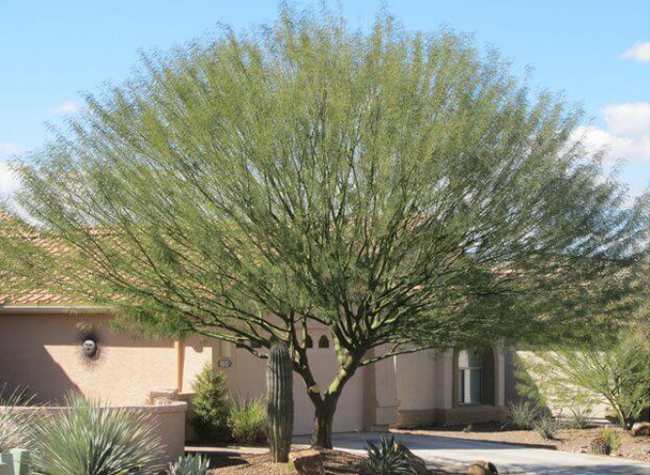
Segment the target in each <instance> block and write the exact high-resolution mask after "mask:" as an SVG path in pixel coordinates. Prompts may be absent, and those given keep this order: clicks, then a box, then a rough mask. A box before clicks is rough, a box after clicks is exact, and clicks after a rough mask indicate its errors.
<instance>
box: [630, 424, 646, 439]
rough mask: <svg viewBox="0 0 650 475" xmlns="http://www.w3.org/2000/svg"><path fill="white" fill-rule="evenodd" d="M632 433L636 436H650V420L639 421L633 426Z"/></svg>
mask: <svg viewBox="0 0 650 475" xmlns="http://www.w3.org/2000/svg"><path fill="white" fill-rule="evenodd" d="M631 433H632V435H633V436H634V437H640V436H642V435H647V436H650V422H637V423H635V424H634V425H633V426H632V430H631Z"/></svg>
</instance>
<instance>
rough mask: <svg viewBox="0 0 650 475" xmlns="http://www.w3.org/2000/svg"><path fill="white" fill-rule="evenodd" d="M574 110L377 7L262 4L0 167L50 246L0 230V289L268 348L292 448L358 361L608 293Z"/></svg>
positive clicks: (615, 244) (617, 199)
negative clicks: (314, 333)
mask: <svg viewBox="0 0 650 475" xmlns="http://www.w3.org/2000/svg"><path fill="white" fill-rule="evenodd" d="M579 118H580V116H579V114H578V113H576V112H575V111H573V110H571V109H570V108H567V107H566V106H565V105H564V104H563V103H562V102H561V101H559V100H558V99H557V98H555V97H554V96H552V95H550V94H542V95H541V96H539V97H536V98H535V97H532V95H531V94H530V92H529V91H528V88H527V86H526V85H525V84H521V83H519V82H518V81H517V80H515V79H514V78H513V77H512V75H511V74H510V71H509V69H508V65H507V64H506V63H504V62H503V61H502V60H501V59H500V58H499V56H498V55H497V54H495V53H490V54H489V56H487V57H483V56H481V55H480V54H479V53H478V52H477V48H476V47H475V46H474V45H473V44H472V42H471V41H470V40H469V39H468V38H467V37H465V36H463V35H458V34H455V33H451V32H448V31H442V32H439V33H434V34H422V33H414V34H413V33H408V32H405V31H403V30H402V29H401V28H400V27H399V25H398V24H397V23H396V21H395V20H394V19H393V18H392V17H390V16H388V15H385V16H381V17H379V18H378V20H377V22H376V24H375V25H374V28H373V29H372V32H370V33H369V34H365V33H361V32H357V31H351V30H350V29H349V28H348V27H347V26H346V24H345V21H343V20H342V19H341V18H339V17H336V15H331V14H329V13H327V12H326V13H325V14H324V15H322V16H318V15H312V14H309V13H307V14H304V15H299V14H297V13H296V12H294V11H292V10H290V9H288V8H283V9H282V10H281V19H280V21H279V22H277V23H276V24H273V25H268V26H266V27H263V28H260V29H258V30H256V31H254V32H252V33H250V34H239V35H238V34H234V33H232V32H227V33H226V34H224V35H222V36H220V37H218V38H216V39H215V40H214V41H210V42H207V43H197V44H194V45H193V46H191V47H189V48H187V49H184V50H180V49H179V50H175V51H174V52H172V53H171V54H170V55H154V56H153V57H148V58H145V60H144V67H143V69H142V71H141V72H140V74H139V75H137V76H136V77H134V78H133V79H132V80H131V81H129V82H128V83H127V84H125V85H123V86H121V87H115V88H111V89H110V90H108V91H106V94H105V95H103V96H102V97H101V98H97V97H93V96H89V97H88V99H87V102H86V107H85V109H84V111H83V112H82V113H81V114H80V115H79V116H77V117H74V118H72V119H71V120H70V122H69V132H66V133H63V134H60V136H59V137H58V139H57V140H56V141H55V142H54V143H51V144H49V145H48V146H47V147H45V148H44V150H43V151H42V152H39V153H37V154H35V156H34V157H32V160H31V161H30V162H29V163H26V164H25V165H24V166H23V167H22V168H21V177H22V180H23V184H24V191H23V192H22V194H20V195H19V197H18V199H19V202H20V204H21V205H22V206H23V207H24V209H25V210H26V211H27V212H28V213H29V214H30V215H31V216H32V217H33V219H34V220H35V221H36V222H37V223H38V228H39V231H40V232H41V233H42V234H41V239H40V240H34V239H31V237H32V236H34V234H33V230H30V229H28V228H25V229H24V230H23V231H11V232H4V233H3V232H0V241H2V240H3V239H2V237H3V236H5V238H6V237H7V236H9V235H13V236H15V235H16V233H18V234H22V235H25V236H26V238H27V240H30V239H31V240H30V242H32V243H33V244H39V242H40V243H42V242H43V239H44V240H46V241H47V239H50V240H59V241H61V242H63V243H64V244H65V245H66V249H67V251H66V252H67V253H66V255H65V258H62V256H61V255H60V254H58V255H51V254H48V253H47V246H41V247H39V246H38V245H35V246H32V251H33V252H32V253H31V255H30V253H27V254H26V253H25V252H24V250H23V249H18V248H12V245H13V244H12V243H11V242H9V241H8V239H4V244H3V243H2V242H0V248H2V249H3V251H2V252H3V254H4V255H3V256H0V257H2V258H3V259H2V260H3V261H4V265H5V266H8V267H11V269H10V275H11V276H13V277H14V278H13V280H11V282H12V285H11V286H10V287H11V288H9V289H8V291H11V292H15V291H17V288H16V286H15V284H16V282H22V283H27V284H30V285H41V286H45V287H47V288H49V289H51V290H52V291H56V292H62V293H65V294H66V295H69V296H70V298H71V299H74V300H76V301H90V302H95V303H97V304H100V305H108V306H112V307H114V308H115V309H116V310H117V311H119V312H120V313H121V314H122V315H124V316H125V318H127V319H128V321H129V322H131V323H137V324H138V325H140V326H143V327H145V328H149V329H154V330H155V331H158V332H166V333H178V332H189V333H198V334H201V335H204V336H208V337H213V338H218V339H220V340H225V341H229V342H232V343H238V344H240V346H243V347H244V348H245V349H246V350H248V351H250V352H251V353H252V354H254V355H256V356H258V357H260V358H266V357H267V353H266V352H265V351H260V350H259V348H260V346H261V347H263V348H266V349H268V348H270V346H271V344H272V342H274V341H280V342H284V343H285V344H286V345H287V346H288V348H289V349H290V352H291V356H292V360H293V369H294V371H295V372H296V373H297V374H298V375H299V376H300V377H301V378H302V379H303V380H304V382H305V384H306V387H307V388H308V396H309V398H310V400H311V402H312V403H313V405H314V411H315V417H314V429H313V436H312V443H313V445H315V446H322V447H331V445H332V440H331V431H332V422H333V418H334V413H335V411H336V407H337V404H338V401H339V399H340V397H341V394H342V392H343V390H344V388H345V385H346V383H347V382H348V381H349V380H350V379H351V378H352V377H353V376H354V375H355V373H356V371H357V370H358V369H359V368H361V367H364V366H368V365H371V364H373V363H375V362H377V361H380V360H383V359H386V358H391V357H394V356H396V355H401V354H405V353H412V352H416V351H421V350H424V349H428V348H444V347H450V346H471V345H490V344H494V342H495V341H498V340H499V339H501V338H511V339H523V338H539V337H542V336H543V337H546V338H559V337H561V336H566V335H567V334H571V333H574V332H575V330H576V329H579V328H581V326H583V325H584V324H585V323H588V324H589V325H591V326H594V325H599V324H600V323H602V322H601V321H596V320H595V319H593V318H592V317H591V315H593V312H592V311H591V310H592V309H594V308H598V307H602V306H603V305H602V303H603V302H604V301H607V302H608V303H609V304H610V307H614V306H615V303H616V302H618V301H619V299H620V298H621V297H622V296H624V295H625V293H626V291H627V290H628V289H627V287H626V283H625V278H623V277H621V276H624V275H625V274H621V273H620V270H621V268H622V267H625V266H627V265H630V264H632V263H634V261H635V255H634V253H632V252H630V249H631V244H633V243H634V241H635V239H636V236H637V232H638V231H639V226H638V220H637V218H638V213H637V209H636V208H630V209H625V208H623V204H624V203H625V202H626V195H625V191H624V189H623V187H622V186H621V185H619V184H618V183H617V182H616V181H614V180H612V179H604V177H603V176H602V174H601V169H600V164H599V157H591V156H588V155H587V154H586V153H585V151H584V149H583V147H582V146H581V144H580V143H579V142H577V143H576V142H574V141H573V139H572V136H573V135H572V134H573V132H574V130H575V127H576V124H577V123H578V121H579ZM18 227H19V228H20V226H18ZM43 233H44V234H43ZM39 249H40V251H42V252H39ZM20 275H23V276H25V277H26V279H25V280H23V281H16V279H15V276H20ZM39 279H42V280H39ZM605 317H607V315H605ZM605 317H604V318H603V319H602V320H603V321H606V320H607V318H605ZM316 323H317V324H319V325H325V326H326V327H327V328H328V329H329V331H330V333H331V337H332V339H333V342H334V347H335V350H336V354H337V357H338V370H337V373H336V376H335V377H334V378H333V379H332V380H331V381H329V382H326V383H325V384H322V382H321V385H319V384H317V382H316V380H315V377H314V374H313V372H312V367H311V365H310V361H309V358H308V348H307V345H306V344H305V342H306V341H307V335H308V331H309V328H310V326H313V325H314V324H316ZM321 387H322V390H320V388H321Z"/></svg>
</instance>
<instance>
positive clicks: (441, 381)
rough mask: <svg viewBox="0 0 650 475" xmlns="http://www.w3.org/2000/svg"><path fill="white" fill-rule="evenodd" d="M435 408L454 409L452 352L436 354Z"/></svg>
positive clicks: (444, 351) (445, 351) (443, 351)
mask: <svg viewBox="0 0 650 475" xmlns="http://www.w3.org/2000/svg"><path fill="white" fill-rule="evenodd" d="M436 377H437V378H438V385H439V387H438V390H437V391H436V406H437V407H438V408H440V409H452V408H453V407H454V350H442V351H440V352H438V353H437V354H436Z"/></svg>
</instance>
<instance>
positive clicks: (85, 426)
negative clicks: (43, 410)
mask: <svg viewBox="0 0 650 475" xmlns="http://www.w3.org/2000/svg"><path fill="white" fill-rule="evenodd" d="M66 403H67V405H69V406H70V410H67V411H64V412H61V413H59V414H56V415H52V416H49V417H47V418H44V419H43V421H42V422H41V423H40V424H38V425H37V427H36V429H35V449H34V457H33V472H34V473H36V474H42V475H124V474H129V475H150V474H152V473H156V472H158V471H159V470H160V469H161V468H162V466H161V465H160V457H161V455H162V453H163V452H162V451H163V445H162V443H161V440H160V439H159V438H158V437H157V436H156V435H155V433H154V430H153V428H154V423H153V420H152V419H151V415H150V414H147V413H145V412H142V411H140V410H137V409H130V408H111V407H101V406H100V405H99V404H98V403H97V402H94V401H90V400H87V399H84V398H81V397H69V398H67V399H66Z"/></svg>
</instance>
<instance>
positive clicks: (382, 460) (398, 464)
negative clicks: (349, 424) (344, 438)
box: [358, 436, 418, 475]
mask: <svg viewBox="0 0 650 475" xmlns="http://www.w3.org/2000/svg"><path fill="white" fill-rule="evenodd" d="M366 451H367V452H368V457H367V458H365V459H364V460H362V461H361V462H360V463H359V467H358V470H359V473H360V474H361V475H418V473H417V471H415V470H414V468H413V467H412V465H411V463H410V461H409V458H408V453H407V452H406V451H405V450H404V449H403V447H402V446H400V445H398V444H396V443H395V437H393V436H391V437H386V436H382V438H381V439H380V440H379V442H374V441H372V440H367V441H366Z"/></svg>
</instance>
